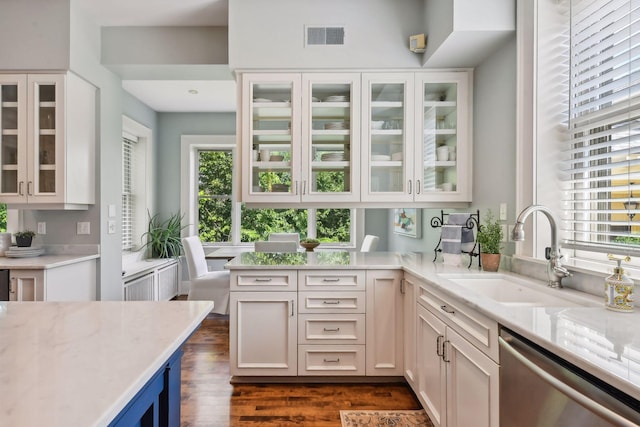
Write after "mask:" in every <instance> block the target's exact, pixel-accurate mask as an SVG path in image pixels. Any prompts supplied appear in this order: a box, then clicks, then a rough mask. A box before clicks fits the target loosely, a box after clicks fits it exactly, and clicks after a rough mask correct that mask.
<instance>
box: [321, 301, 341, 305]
mask: <svg viewBox="0 0 640 427" xmlns="http://www.w3.org/2000/svg"><path fill="white" fill-rule="evenodd" d="M322 303H323V304H332V305H338V304H340V301H337V300H336V301H327V300H325V301H322Z"/></svg>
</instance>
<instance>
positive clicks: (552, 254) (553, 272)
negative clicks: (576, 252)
mask: <svg viewBox="0 0 640 427" xmlns="http://www.w3.org/2000/svg"><path fill="white" fill-rule="evenodd" d="M535 211H540V212H542V213H543V214H544V215H545V216H546V217H547V219H548V220H549V225H550V226H551V250H550V251H548V252H547V253H546V257H547V259H548V260H549V263H548V264H547V275H548V276H549V286H551V287H553V288H561V287H562V279H563V278H565V277H569V276H571V273H569V271H568V270H567V269H566V268H565V267H563V266H562V263H561V262H560V258H562V254H561V253H560V245H559V244H558V230H557V227H556V220H555V218H554V217H553V214H552V213H551V211H550V210H549V208H547V207H545V206H541V205H531V206H528V207H526V208H524V209H523V210H522V212H520V215H518V218H517V219H516V225H515V226H514V227H513V233H512V236H511V239H512V240H514V241H516V242H520V241H523V240H524V221H525V220H526V219H527V217H528V216H529V215H530V214H531V213H533V212H535ZM547 249H549V248H547Z"/></svg>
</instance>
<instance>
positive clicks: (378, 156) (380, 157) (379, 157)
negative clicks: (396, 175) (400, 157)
mask: <svg viewBox="0 0 640 427" xmlns="http://www.w3.org/2000/svg"><path fill="white" fill-rule="evenodd" d="M371 160H374V161H379V162H381V161H387V160H391V156H389V155H387V154H372V155H371Z"/></svg>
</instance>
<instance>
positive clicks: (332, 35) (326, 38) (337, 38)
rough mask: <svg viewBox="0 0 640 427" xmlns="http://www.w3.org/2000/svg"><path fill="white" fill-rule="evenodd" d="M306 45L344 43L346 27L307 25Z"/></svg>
mask: <svg viewBox="0 0 640 427" xmlns="http://www.w3.org/2000/svg"><path fill="white" fill-rule="evenodd" d="M305 28H306V30H307V31H306V36H307V38H306V43H305V46H336V45H344V27H305Z"/></svg>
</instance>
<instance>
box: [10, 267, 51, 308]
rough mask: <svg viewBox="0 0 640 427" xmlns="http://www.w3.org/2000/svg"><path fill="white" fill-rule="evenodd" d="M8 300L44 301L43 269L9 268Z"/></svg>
mask: <svg viewBox="0 0 640 427" xmlns="http://www.w3.org/2000/svg"><path fill="white" fill-rule="evenodd" d="M9 300H10V301H44V300H45V297H44V270H11V271H10V272H9Z"/></svg>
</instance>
